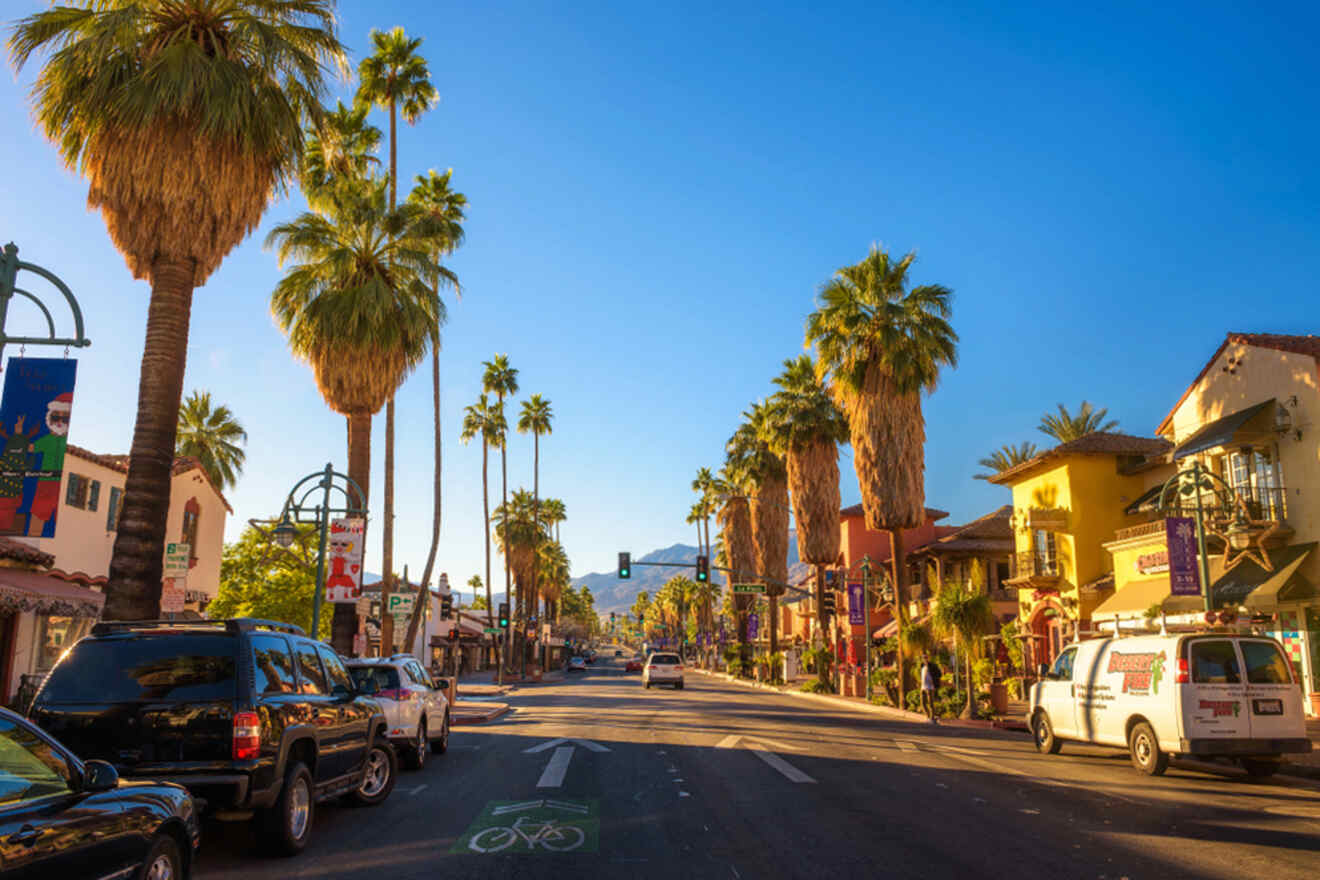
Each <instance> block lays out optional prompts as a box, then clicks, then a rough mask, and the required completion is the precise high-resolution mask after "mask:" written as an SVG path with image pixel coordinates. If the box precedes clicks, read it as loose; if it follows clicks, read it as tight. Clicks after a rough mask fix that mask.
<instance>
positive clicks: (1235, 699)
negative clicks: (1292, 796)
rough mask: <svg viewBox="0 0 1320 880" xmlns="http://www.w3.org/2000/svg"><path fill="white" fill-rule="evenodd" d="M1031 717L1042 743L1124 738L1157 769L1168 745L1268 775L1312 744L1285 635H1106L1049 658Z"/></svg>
mask: <svg viewBox="0 0 1320 880" xmlns="http://www.w3.org/2000/svg"><path fill="white" fill-rule="evenodd" d="M1041 672H1042V681H1040V682H1039V683H1037V684H1036V685H1035V686H1033V687H1032V689H1031V707H1030V709H1028V711H1027V723H1028V725H1029V726H1030V728H1031V731H1032V734H1033V736H1034V738H1035V741H1036V749H1037V750H1038V751H1040V752H1045V753H1049V754H1055V753H1057V752H1058V751H1059V748H1060V744H1061V743H1062V742H1064V741H1066V740H1072V741H1076V742H1084V743H1097V744H1100V745H1109V746H1118V747H1120V748H1126V749H1128V750H1129V751H1130V752H1131V755H1132V764H1133V766H1135V767H1136V768H1137V769H1138V770H1140V771H1142V772H1143V773H1146V774H1149V775H1151V776H1157V775H1159V774H1161V773H1163V772H1164V771H1165V769H1166V768H1167V767H1168V766H1169V756H1170V755H1192V756H1195V757H1198V758H1217V757H1231V758H1235V759H1237V760H1238V761H1239V762H1241V764H1242V767H1243V769H1245V770H1246V771H1247V773H1249V774H1251V775H1252V776H1269V775H1270V774H1272V773H1273V772H1274V771H1275V770H1277V769H1278V768H1279V763H1280V762H1279V757H1280V756H1281V755H1283V754H1284V753H1288V752H1309V751H1310V750H1311V741H1310V739H1308V738H1307V735H1306V717H1305V715H1304V714H1303V711H1302V691H1301V688H1300V687H1298V685H1297V683H1296V682H1295V681H1294V679H1293V670H1292V666H1291V665H1289V663H1288V661H1287V660H1286V659H1285V657H1284V653H1283V649H1282V648H1280V647H1279V643H1278V642H1276V641H1274V640H1273V639H1271V638H1268V637H1265V636H1243V635H1235V634H1227V633H1226V634H1215V633H1208V634H1204V635H1154V636H1130V637H1124V638H1099V639H1092V640H1090V641H1085V642H1078V643H1076V644H1072V645H1069V646H1068V647H1067V648H1066V649H1065V650H1064V651H1063V652H1062V653H1060V654H1059V656H1058V658H1057V659H1056V660H1055V661H1054V666H1053V667H1051V668H1045V667H1044V666H1042V669H1041Z"/></svg>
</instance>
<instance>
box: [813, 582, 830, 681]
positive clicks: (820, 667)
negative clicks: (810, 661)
mask: <svg viewBox="0 0 1320 880" xmlns="http://www.w3.org/2000/svg"><path fill="white" fill-rule="evenodd" d="M824 607H825V566H824V565H823V564H822V563H819V562H818V563H816V622H817V624H819V626H820V639H821V644H822V645H824V646H828V645H829V636H828V635H827V634H826V631H825V623H826V621H825V613H824V612H823V611H822V610H821V609H822V608H824ZM828 666H829V664H827V663H825V662H824V661H821V662H820V663H819V664H817V666H816V678H817V679H819V680H820V683H821V684H823V685H829V684H830V673H829V669H828Z"/></svg>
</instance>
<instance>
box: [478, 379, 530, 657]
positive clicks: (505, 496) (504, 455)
mask: <svg viewBox="0 0 1320 880" xmlns="http://www.w3.org/2000/svg"><path fill="white" fill-rule="evenodd" d="M481 365H482V367H484V368H485V372H484V373H483V374H482V377H481V390H482V391H484V392H485V393H487V394H494V395H495V399H496V401H497V409H498V410H499V413H500V418H501V419H503V418H504V398H505V397H509V396H512V395H514V394H517V393H518V371H517V370H515V369H514V368H513V367H511V366H509V356H508V355H506V354H498V355H495V357H493V358H491V359H490V360H488V361H483V362H482V364H481ZM500 503H501V504H508V503H509V456H508V452H507V450H506V449H505V447H504V446H500ZM504 595H505V596H506V597H508V599H509V601H510V602H512V601H513V582H512V579H511V575H510V573H509V560H508V557H505V559H504ZM518 599H519V602H518V605H517V606H516V607H517V608H518V610H519V612H520V614H519V616H521V611H522V599H523V597H522V596H519V597H518ZM508 638H509V639H512V638H513V628H512V627H510V628H509V633H508ZM509 644H510V646H512V644H513V642H512V641H510V642H509Z"/></svg>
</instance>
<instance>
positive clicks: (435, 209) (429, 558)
mask: <svg viewBox="0 0 1320 880" xmlns="http://www.w3.org/2000/svg"><path fill="white" fill-rule="evenodd" d="M452 175H453V170H452V169H450V170H448V171H446V172H445V173H444V174H437V173H436V172H435V171H434V170H432V171H430V172H428V173H427V174H425V175H422V174H419V175H417V179H416V182H415V184H414V186H413V190H412V192H410V193H408V203H409V204H411V205H415V206H416V207H418V208H420V209H421V210H422V211H424V212H426V213H427V214H428V215H429V217H430V220H431V222H432V223H434V224H435V229H434V232H435V235H434V237H433V238H432V239H431V240H430V241H429V242H428V244H429V245H430V247H431V251H432V254H433V256H434V259H435V261H436V264H437V265H439V263H440V260H441V258H443V257H445V256H448V255H449V254H451V253H453V252H454V250H456V249H457V248H458V246H459V245H460V244H461V243H462V242H463V220H464V219H465V218H464V213H463V210H464V208H465V207H466V206H467V197H466V196H464V195H463V194H462V193H459V192H454V191H453V190H452V189H450V186H449V182H450V178H451V177H452ZM442 284H443V285H446V286H449V287H452V288H453V289H454V292H455V295H456V296H461V288H460V287H459V284H458V277H457V276H456V275H454V273H453V272H451V271H449V270H448V269H447V268H444V267H443V266H442V267H441V272H440V273H439V274H437V276H436V277H435V278H434V279H433V280H432V282H431V292H432V293H433V294H435V295H436V297H437V298H438V297H439V295H440V286H441V285H442ZM431 415H432V421H433V422H434V428H435V471H434V473H435V484H434V486H433V487H432V490H433V498H432V507H431V510H432V514H431V548H430V549H429V550H428V551H427V553H426V567H425V568H423V569H422V583H423V584H429V583H430V582H431V574H432V572H433V571H434V570H435V555H436V552H437V551H438V550H439V549H440V510H441V500H442V499H441V496H442V492H441V475H442V473H443V471H442V467H441V465H442V443H441V434H440V333H439V327H437V328H436V335H435V336H434V337H433V338H432V339H431ZM421 623H422V611H421V609H419V608H418V607H417V606H414V607H413V613H412V618H411V620H409V622H408V636H407V641H406V642H405V643H404V644H407V645H412V644H413V643H414V642H415V641H416V639H417V630H418V629H419V628H420V627H421Z"/></svg>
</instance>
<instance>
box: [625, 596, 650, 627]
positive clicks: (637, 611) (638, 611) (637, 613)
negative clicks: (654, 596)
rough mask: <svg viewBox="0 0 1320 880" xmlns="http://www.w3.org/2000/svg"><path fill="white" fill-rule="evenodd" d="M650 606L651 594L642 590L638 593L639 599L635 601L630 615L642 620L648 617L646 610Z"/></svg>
mask: <svg viewBox="0 0 1320 880" xmlns="http://www.w3.org/2000/svg"><path fill="white" fill-rule="evenodd" d="M650 604H651V594H650V593H648V592H647V591H646V590H640V591H638V593H637V598H636V599H634V600H633V603H632V607H631V608H629V609H628V613H629V614H631V615H632V616H633V617H636V618H637V619H638V620H641V619H642V618H643V617H644V616H645V615H646V608H647V606H648V605H650Z"/></svg>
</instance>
